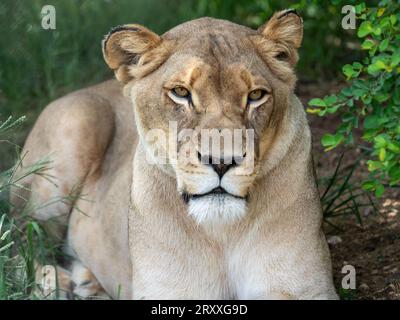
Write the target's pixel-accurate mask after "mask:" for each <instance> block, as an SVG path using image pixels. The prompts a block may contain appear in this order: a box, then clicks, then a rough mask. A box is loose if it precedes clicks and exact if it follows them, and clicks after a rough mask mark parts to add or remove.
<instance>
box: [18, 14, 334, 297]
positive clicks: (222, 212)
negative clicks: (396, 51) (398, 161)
mask: <svg viewBox="0 0 400 320" xmlns="http://www.w3.org/2000/svg"><path fill="white" fill-rule="evenodd" d="M301 40H302V21H301V18H299V17H298V15H297V14H296V13H295V12H293V11H290V10H289V11H282V12H278V13H276V14H275V15H274V16H273V17H272V18H271V19H270V20H269V21H268V22H267V23H266V24H265V25H264V26H262V27H260V28H259V30H257V31H255V30H252V29H249V28H246V27H243V26H240V25H237V24H234V23H231V22H228V21H224V20H216V19H211V18H202V19H198V20H194V21H190V22H187V23H184V24H182V25H179V26H177V27H176V28H173V29H172V30H170V31H168V32H167V33H165V34H164V35H162V36H158V35H156V34H155V33H153V32H152V31H150V30H148V29H146V28H144V27H142V26H140V25H126V26H122V27H118V28H115V29H113V30H112V31H111V32H110V34H109V35H107V37H106V38H105V40H104V41H103V53H104V58H105V60H106V62H107V64H108V65H109V67H110V68H111V69H113V70H114V72H115V75H116V78H117V79H118V81H119V82H117V81H115V80H110V81H107V82H104V83H102V84H99V85H97V86H94V87H91V88H87V89H83V90H80V91H77V92H74V93H72V94H69V95H67V96H65V97H63V98H61V99H59V100H57V101H55V102H53V103H52V104H50V105H49V106H48V107H47V108H46V109H45V110H44V111H43V113H42V114H41V116H40V117H39V119H38V121H37V122H36V124H35V126H34V128H33V130H32V132H31V133H30V135H29V137H28V139H27V141H26V144H25V147H24V153H27V156H26V158H25V159H24V161H23V167H26V166H28V165H30V164H32V163H34V162H35V161H37V160H39V159H41V158H43V157H44V156H47V155H50V156H51V158H52V160H53V165H52V167H51V168H50V169H49V172H48V173H49V174H51V175H52V176H53V177H54V179H55V184H54V183H53V184H52V183H49V182H48V181H47V180H46V179H43V178H42V177H40V176H36V175H34V176H29V177H27V178H26V179H25V180H24V181H23V183H24V184H25V185H26V186H27V187H30V189H31V195H25V198H29V197H30V199H31V200H30V201H33V202H35V203H44V202H48V201H49V200H50V199H54V198H57V197H60V198H62V197H66V196H67V195H70V194H71V193H74V194H75V195H76V197H72V199H74V200H73V201H63V202H57V203H54V204H51V205H49V206H46V207H43V208H39V209H37V210H36V211H35V217H36V218H38V219H40V220H43V221H44V222H46V223H47V224H48V223H49V222H51V221H54V220H55V221H56V222H55V223H54V224H53V225H51V226H50V229H52V230H53V231H54V230H56V231H59V230H65V232H66V238H67V240H66V242H67V245H66V250H67V252H68V253H69V254H70V255H72V256H73V257H74V259H75V268H73V270H72V280H73V281H74V282H75V285H76V287H75V288H76V289H75V292H76V293H78V294H79V293H82V292H85V294H84V295H89V294H88V290H86V291H85V290H83V289H85V286H87V285H88V283H90V285H91V286H92V287H93V282H96V281H98V282H99V283H100V284H101V286H102V287H103V288H104V290H105V291H106V292H107V293H108V294H109V295H110V296H111V297H113V298H116V297H120V298H126V299H131V298H133V299H144V298H145V299H170V298H171V299H233V298H238V299H334V298H336V297H337V296H336V293H335V290H334V287H333V283H332V274H331V263H330V257H329V251H328V247H327V244H326V241H325V237H324V234H323V232H322V230H321V224H322V214H321V206H320V201H319V195H318V191H317V188H316V184H315V176H314V171H313V163H312V157H311V138H310V130H309V127H308V124H307V120H306V117H305V113H304V111H303V107H302V105H301V103H300V102H299V100H298V99H297V98H296V96H295V95H294V93H293V90H294V86H295V82H296V77H295V73H294V67H295V64H296V62H297V59H298V57H297V49H298V48H299V47H300V44H301ZM177 85H183V86H185V87H186V88H188V89H189V90H190V91H191V93H192V100H193V101H192V105H191V106H187V105H186V106H185V105H183V104H182V105H179V104H177V103H176V102H174V100H173V99H171V98H170V96H169V93H170V90H171V89H173V88H174V87H176V86H177ZM258 87H262V88H264V89H265V90H266V92H267V98H266V100H265V102H264V103H263V104H262V105H260V106H257V107H254V108H248V107H247V106H246V97H247V94H248V92H249V91H251V90H254V88H258ZM123 88H124V92H125V96H124V95H123V94H122V91H123ZM132 104H133V107H132ZM169 121H176V122H177V126H178V129H179V130H182V129H187V128H191V129H195V131H196V132H198V131H200V130H201V129H205V128H210V129H228V130H233V129H235V128H240V129H245V128H252V129H253V130H254V132H255V153H254V154H253V155H246V157H245V158H244V159H245V161H244V162H243V163H242V164H240V165H237V168H235V170H229V171H228V172H227V173H226V174H225V175H224V176H223V177H222V178H221V181H219V180H218V178H217V176H216V174H215V172H214V171H213V169H212V168H211V166H209V165H204V164H202V163H200V162H199V161H198V160H197V159H191V160H193V161H191V162H189V163H184V162H183V161H182V153H183V150H189V151H190V150H197V149H196V148H197V147H198V146H196V144H195V143H193V141H185V142H181V143H179V144H178V159H177V162H176V163H172V162H171V163H166V164H156V165H152V164H149V162H148V155H149V154H153V153H154V150H155V149H157V148H160V145H158V144H157V143H156V142H154V143H150V142H149V141H148V140H147V139H146V137H147V134H148V133H149V132H151V130H153V129H159V130H161V132H165V133H167V132H168V124H169ZM245 142H246V143H248V141H245ZM161 148H162V146H161ZM241 155H242V151H241ZM246 159H248V160H249V161H250V160H252V161H254V171H252V172H249V171H246V170H244V169H246V166H247V165H248V163H247V162H246V161H247V160H246ZM23 167H22V168H20V169H19V171H20V172H21V171H23ZM216 181H218V182H219V183H221V184H222V185H223V187H224V188H225V189H226V190H227V191H228V192H229V193H230V194H231V195H233V196H235V197H236V198H235V199H236V200H235V201H236V202H235V201H234V200H233V198H229V197H228V198H226V199H227V200H226V201H225V200H224V201H222V202H218V203H217V204H215V205H214V203H215V201H214V200H215V199H214V198H213V196H210V198H209V199H208V200H207V199H206V200H204V201H203V202H201V201H200V202H199V201H198V200H196V199H194V198H192V199H191V200H189V203H188V204H186V203H185V201H183V199H182V195H185V194H189V195H196V194H203V193H205V192H207V191H209V189H210V188H213V186H214V184H215V182H216ZM210 186H212V187H210ZM224 199H225V198H224ZM196 201H197V202H196ZM207 201H208V202H207ZM213 201H214V202H213ZM13 202H14V204H15V205H16V206H17V207H22V206H24V205H26V204H24V203H23V202H22V201H20V200H19V198H16V197H14V198H13ZM204 203H205V204H207V205H209V206H210V208H209V209H210V210H209V211H207V212H206V213H207V214H204V215H203V216H201V215H202V214H203V213H204V212H203V210H206V209H204V208H203V207H202V204H204ZM216 207H218V208H216ZM238 207H240V208H238ZM229 208H232V212H234V211H235V210H236V211H237V212H238V213H237V215H234V214H231V212H230V211H229V210H230V209H229ZM207 210H208V209H207ZM215 212H217V213H218V216H216V215H215V214H214V213H215ZM57 223H58V227H56V226H55V225H57ZM60 225H61V228H60ZM63 227H64V229H63ZM58 234H59V232H58ZM76 264H78V267H76ZM82 269H83V270H86V271H87V272H86V273H84V272H82ZM74 273H76V274H77V276H74ZM78 274H79V275H82V274H87V276H86V280H85V281H82V280H81V278H82V277H81V278H79V276H78ZM76 279H78V280H76ZM79 279H80V280H79ZM96 279H97V280H96ZM96 290H97V289H96ZM89 291H90V290H89ZM97 291H98V290H97ZM97 291H96V292H95V291H92V292H90V294H96V293H97Z"/></svg>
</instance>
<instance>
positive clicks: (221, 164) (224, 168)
mask: <svg viewBox="0 0 400 320" xmlns="http://www.w3.org/2000/svg"><path fill="white" fill-rule="evenodd" d="M197 156H198V158H199V160H200V162H202V163H203V164H208V165H210V166H211V167H212V168H213V169H214V171H215V172H216V173H217V174H218V176H219V178H220V179H221V178H222V176H223V175H224V174H225V173H227V172H228V170H229V169H231V168H233V167H235V166H236V165H237V162H236V161H235V159H234V158H233V159H230V160H231V161H229V162H230V163H225V160H224V159H219V161H216V159H215V158H213V157H210V156H202V155H201V154H200V152H198V153H197ZM216 162H218V163H216Z"/></svg>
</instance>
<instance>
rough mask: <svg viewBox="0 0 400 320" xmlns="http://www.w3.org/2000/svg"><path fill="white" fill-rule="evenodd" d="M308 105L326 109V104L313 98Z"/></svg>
mask: <svg viewBox="0 0 400 320" xmlns="http://www.w3.org/2000/svg"><path fill="white" fill-rule="evenodd" d="M308 105H310V106H312V107H326V102H325V101H324V100H322V99H320V98H314V99H311V100H310V101H309V102H308Z"/></svg>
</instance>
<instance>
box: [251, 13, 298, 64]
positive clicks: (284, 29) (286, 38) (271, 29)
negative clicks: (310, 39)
mask: <svg viewBox="0 0 400 320" xmlns="http://www.w3.org/2000/svg"><path fill="white" fill-rule="evenodd" d="M258 32H259V34H261V35H262V36H263V37H264V38H265V39H268V40H270V41H271V42H273V43H272V44H271V43H269V44H268V43H264V45H268V46H269V47H270V48H269V51H270V54H272V55H273V56H274V57H275V58H276V59H278V60H281V61H287V62H288V63H289V64H290V65H291V66H292V67H293V66H294V65H295V64H296V63H297V60H298V55H297V49H298V48H299V47H300V46H301V41H302V39H303V20H302V19H301V17H300V16H299V15H298V14H297V13H296V10H293V9H289V10H283V11H279V12H277V13H275V14H274V15H273V16H272V18H270V19H269V20H268V21H267V23H265V24H264V25H262V26H261V27H260V28H259V29H258ZM273 44H275V45H273ZM265 49H266V48H265Z"/></svg>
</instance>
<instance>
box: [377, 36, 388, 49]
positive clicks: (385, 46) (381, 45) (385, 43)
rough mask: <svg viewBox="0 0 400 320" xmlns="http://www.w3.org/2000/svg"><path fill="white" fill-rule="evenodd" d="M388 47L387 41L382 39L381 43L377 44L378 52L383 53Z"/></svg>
mask: <svg viewBox="0 0 400 320" xmlns="http://www.w3.org/2000/svg"><path fill="white" fill-rule="evenodd" d="M388 46H389V39H387V38H386V39H384V40H382V42H381V43H380V44H379V51H380V52H383V51H385V50H386V49H387V47H388Z"/></svg>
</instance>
